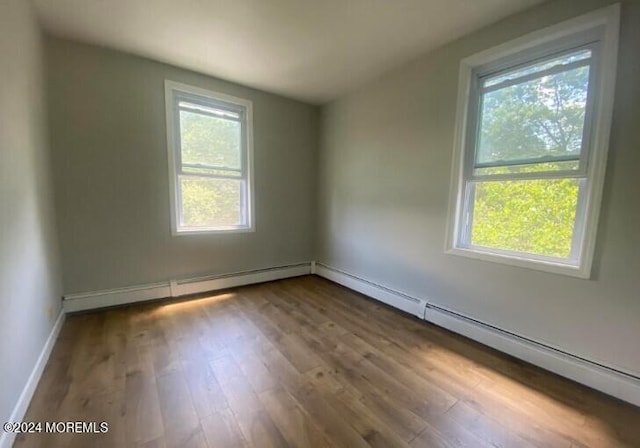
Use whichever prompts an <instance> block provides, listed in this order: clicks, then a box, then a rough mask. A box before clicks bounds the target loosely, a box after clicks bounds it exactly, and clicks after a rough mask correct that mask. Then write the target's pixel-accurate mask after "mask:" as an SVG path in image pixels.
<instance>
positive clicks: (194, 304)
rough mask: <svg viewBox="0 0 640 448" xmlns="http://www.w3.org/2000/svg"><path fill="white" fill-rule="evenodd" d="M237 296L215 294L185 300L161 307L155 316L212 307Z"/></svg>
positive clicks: (233, 294)
mask: <svg viewBox="0 0 640 448" xmlns="http://www.w3.org/2000/svg"><path fill="white" fill-rule="evenodd" d="M236 296H237V294H236V293H233V292H226V293H221V294H214V295H211V296H207V297H200V298H195V299H189V300H184V301H180V302H172V303H167V304H166V305H162V306H159V307H158V309H156V310H155V311H154V314H160V315H163V314H171V313H177V312H182V311H187V310H190V309H194V308H198V307H201V306H204V305H211V304H214V303H219V302H224V301H227V300H230V299H233V298H235V297H236Z"/></svg>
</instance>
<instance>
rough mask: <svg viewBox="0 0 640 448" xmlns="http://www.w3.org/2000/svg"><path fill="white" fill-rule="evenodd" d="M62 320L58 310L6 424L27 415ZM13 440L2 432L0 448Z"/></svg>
mask: <svg viewBox="0 0 640 448" xmlns="http://www.w3.org/2000/svg"><path fill="white" fill-rule="evenodd" d="M64 319H65V312H64V310H60V314H58V317H57V319H56V322H55V323H54V324H53V328H52V329H51V332H50V333H49V337H47V340H46V342H45V343H44V346H43V347H42V351H41V352H40V356H38V360H37V361H36V363H35V365H34V366H33V369H32V370H31V374H30V375H29V378H28V379H27V382H26V384H25V385H24V388H23V389H22V392H21V393H20V397H19V398H18V402H17V403H16V405H15V407H14V408H13V412H11V416H10V417H9V419H8V420H7V421H8V422H21V421H23V420H24V416H25V414H26V413H27V409H28V408H29V403H30V402H31V397H33V393H34V392H35V391H36V387H38V383H39V382H40V377H42V372H44V368H45V366H46V365H47V361H48V360H49V355H51V351H52V350H53V346H54V345H55V342H56V339H57V338H58V334H59V333H60V329H61V328H62V324H63V323H64ZM3 423H4V422H3ZM15 438H16V434H15V433H12V432H4V431H2V432H1V433H0V448H10V447H11V446H12V445H13V442H14V440H15Z"/></svg>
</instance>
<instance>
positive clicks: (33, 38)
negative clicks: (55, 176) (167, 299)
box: [0, 0, 61, 422]
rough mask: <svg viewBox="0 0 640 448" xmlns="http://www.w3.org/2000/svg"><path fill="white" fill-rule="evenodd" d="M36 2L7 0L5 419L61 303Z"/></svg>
mask: <svg viewBox="0 0 640 448" xmlns="http://www.w3.org/2000/svg"><path fill="white" fill-rule="evenodd" d="M29 5H30V2H28V1H24V0H2V1H0V61H2V62H1V63H0V422H5V421H7V420H8V419H9V417H10V415H11V412H12V411H13V409H14V408H15V406H16V403H17V402H18V398H19V396H20V393H21V392H22V390H23V388H24V386H25V384H26V383H27V379H28V378H29V375H30V374H31V372H32V369H33V368H34V365H35V364H36V360H37V359H38V356H39V355H40V353H41V351H42V349H43V346H44V344H45V341H46V340H47V337H48V336H49V334H50V332H51V330H52V328H53V325H54V322H55V319H56V318H57V316H58V313H59V311H60V306H61V302H60V296H61V287H60V282H59V275H60V274H59V272H58V255H57V248H56V238H55V225H54V219H53V206H52V194H51V185H50V178H49V156H48V147H47V135H46V125H45V122H46V117H45V110H46V107H45V104H44V90H43V79H42V78H43V66H42V61H43V57H42V42H41V35H40V31H39V30H38V27H37V24H36V22H35V19H34V16H33V14H32V12H31V10H30V6H29ZM20 417H21V416H20Z"/></svg>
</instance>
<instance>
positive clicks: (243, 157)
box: [174, 94, 248, 180]
mask: <svg viewBox="0 0 640 448" xmlns="http://www.w3.org/2000/svg"><path fill="white" fill-rule="evenodd" d="M184 96H186V95H182V94H177V95H176V97H175V99H174V124H175V127H176V129H175V140H176V141H175V143H174V148H175V158H176V162H177V170H176V171H177V172H176V175H182V176H199V177H209V178H213V179H245V180H246V179H247V171H248V169H247V165H248V164H247V159H248V157H247V141H246V138H247V129H246V127H247V121H246V114H245V113H244V109H240V108H237V107H233V105H229V106H228V107H225V106H223V104H224V103H222V102H220V101H215V100H209V99H206V98H205V99H200V98H197V97H194V96H192V95H188V98H189V100H188V101H189V102H190V103H197V104H200V105H202V106H203V107H207V108H214V107H212V106H213V105H215V109H220V110H229V111H237V113H238V119H235V118H234V119H231V118H229V121H236V122H239V123H240V147H239V148H238V150H239V152H240V168H239V169H238V168H235V167H229V166H216V165H206V164H200V163H184V162H183V161H182V130H181V128H180V111H181V110H187V111H189V112H193V110H191V109H185V108H184V107H182V106H180V102H181V101H184V99H183V97H184ZM194 98H195V99H194ZM196 113H202V115H207V116H212V117H215V118H223V119H227V117H220V116H219V115H216V114H213V113H205V112H201V111H200V110H199V109H198V111H197V112H196ZM184 167H187V168H203V169H211V170H216V171H230V172H236V173H240V176H233V175H229V176H226V175H222V174H213V173H190V172H185V171H184Z"/></svg>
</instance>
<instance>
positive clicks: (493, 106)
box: [476, 66, 589, 167]
mask: <svg viewBox="0 0 640 448" xmlns="http://www.w3.org/2000/svg"><path fill="white" fill-rule="evenodd" d="M588 84H589V66H583V67H578V68H574V69H571V70H567V71H564V72H560V73H556V74H553V75H544V76H541V77H539V78H535V79H532V80H529V81H526V82H522V83H519V84H514V85H511V86H508V87H504V88H501V89H497V90H494V91H490V92H487V93H485V94H483V95H482V97H481V108H480V120H479V132H478V134H479V135H478V143H477V150H476V167H481V166H482V165H485V166H486V165H522V164H526V163H529V164H530V163H532V162H535V161H536V160H540V159H541V161H553V160H554V158H556V157H557V158H560V159H564V160H567V159H574V160H577V159H579V157H580V151H581V147H582V133H583V128H584V118H585V109H586V104H587V90H588Z"/></svg>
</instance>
